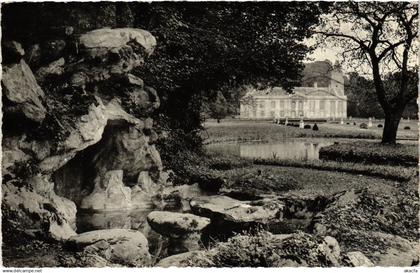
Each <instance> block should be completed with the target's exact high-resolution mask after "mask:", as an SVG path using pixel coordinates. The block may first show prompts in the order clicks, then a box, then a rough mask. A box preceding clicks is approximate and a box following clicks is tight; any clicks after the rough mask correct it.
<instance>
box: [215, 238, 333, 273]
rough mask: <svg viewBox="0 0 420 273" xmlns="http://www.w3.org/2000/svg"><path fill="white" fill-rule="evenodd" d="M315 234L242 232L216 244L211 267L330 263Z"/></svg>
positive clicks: (323, 264)
mask: <svg viewBox="0 0 420 273" xmlns="http://www.w3.org/2000/svg"><path fill="white" fill-rule="evenodd" d="M321 243H322V241H321V240H320V238H318V237H317V236H313V235H310V234H306V233H303V232H298V233H294V234H291V235H290V236H286V237H283V236H281V235H280V237H278V235H272V234H271V233H269V232H267V231H258V232H256V233H249V232H248V233H244V234H239V235H236V236H234V237H232V238H229V240H228V241H227V242H223V243H218V244H217V245H216V247H215V249H214V250H215V254H214V256H213V257H211V261H212V264H211V266H215V267H281V266H291V265H293V266H298V265H300V266H311V267H314V266H318V267H319V266H324V267H325V266H331V265H332V264H331V261H330V260H329V258H328V256H327V255H328V254H327V253H328V252H327V251H325V250H322V249H321V248H320V245H321Z"/></svg>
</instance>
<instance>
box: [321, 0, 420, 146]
mask: <svg viewBox="0 0 420 273" xmlns="http://www.w3.org/2000/svg"><path fill="white" fill-rule="evenodd" d="M418 12H419V11H418V7H417V4H416V3H409V2H398V3H397V2H392V3H391V2H387V3H379V2H337V3H335V4H334V5H333V7H332V8H331V14H330V15H329V16H326V17H324V20H323V21H322V24H321V27H320V31H317V33H319V34H321V35H322V38H323V39H325V38H326V39H327V40H329V41H332V42H334V43H335V44H336V45H338V46H340V47H342V48H343V49H344V51H343V55H344V58H345V59H347V60H349V61H350V62H353V63H354V62H355V63H357V64H358V66H359V67H360V66H361V65H362V64H365V65H369V67H370V69H371V75H372V78H373V83H374V88H375V91H376V95H377V98H378V102H379V103H380V105H381V107H382V108H383V110H384V113H385V127H384V130H383V136H382V142H383V143H388V144H395V141H396V132H397V130H398V124H399V121H400V119H401V115H402V113H403V110H404V108H405V106H406V105H407V103H409V102H410V101H412V100H413V99H414V98H416V97H417V93H418V91H417V84H415V82H416V80H417V76H415V75H417V70H418V68H417V66H416V61H415V56H416V54H417V49H418V42H417V40H416V37H417V34H418ZM344 26H345V27H344Z"/></svg>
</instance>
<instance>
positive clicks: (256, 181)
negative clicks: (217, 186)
mask: <svg viewBox="0 0 420 273" xmlns="http://www.w3.org/2000/svg"><path fill="white" fill-rule="evenodd" d="M226 180H227V182H226V183H227V184H228V185H227V187H228V188H231V189H251V188H252V189H254V190H257V191H263V192H282V191H288V190H295V189H299V188H301V187H302V186H301V185H300V184H299V182H298V181H296V180H295V179H294V178H292V177H285V176H273V175H272V174H271V173H269V172H268V173H265V172H261V170H256V169H251V170H245V171H244V172H239V171H237V172H235V173H233V174H231V175H229V177H226Z"/></svg>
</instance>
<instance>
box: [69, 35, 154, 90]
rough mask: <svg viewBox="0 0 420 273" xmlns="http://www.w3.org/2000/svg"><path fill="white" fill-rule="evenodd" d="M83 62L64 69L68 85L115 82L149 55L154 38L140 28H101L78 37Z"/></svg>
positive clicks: (152, 47) (139, 64) (152, 48)
mask: <svg viewBox="0 0 420 273" xmlns="http://www.w3.org/2000/svg"><path fill="white" fill-rule="evenodd" d="M79 44H80V47H81V49H82V50H81V54H82V55H84V57H85V58H84V61H83V62H80V63H75V64H72V65H70V66H68V68H67V71H66V73H68V74H70V75H71V76H70V79H69V84H70V86H73V87H76V86H81V87H84V86H86V84H88V83H93V82H103V81H105V80H109V79H111V78H114V79H118V78H121V77H122V76H125V75H127V73H129V72H130V71H131V70H133V69H134V68H136V67H139V66H141V65H143V64H144V58H145V57H147V56H149V55H150V54H152V52H153V50H154V48H155V46H156V39H155V38H154V37H153V35H151V34H150V33H149V32H147V31H145V30H142V29H133V28H119V29H109V28H102V29H97V30H93V31H90V32H88V33H85V34H82V35H81V36H80V37H79Z"/></svg>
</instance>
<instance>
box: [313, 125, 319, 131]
mask: <svg viewBox="0 0 420 273" xmlns="http://www.w3.org/2000/svg"><path fill="white" fill-rule="evenodd" d="M312 130H314V131H318V130H319V128H318V125H316V123H315V124H314V127H312Z"/></svg>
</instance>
